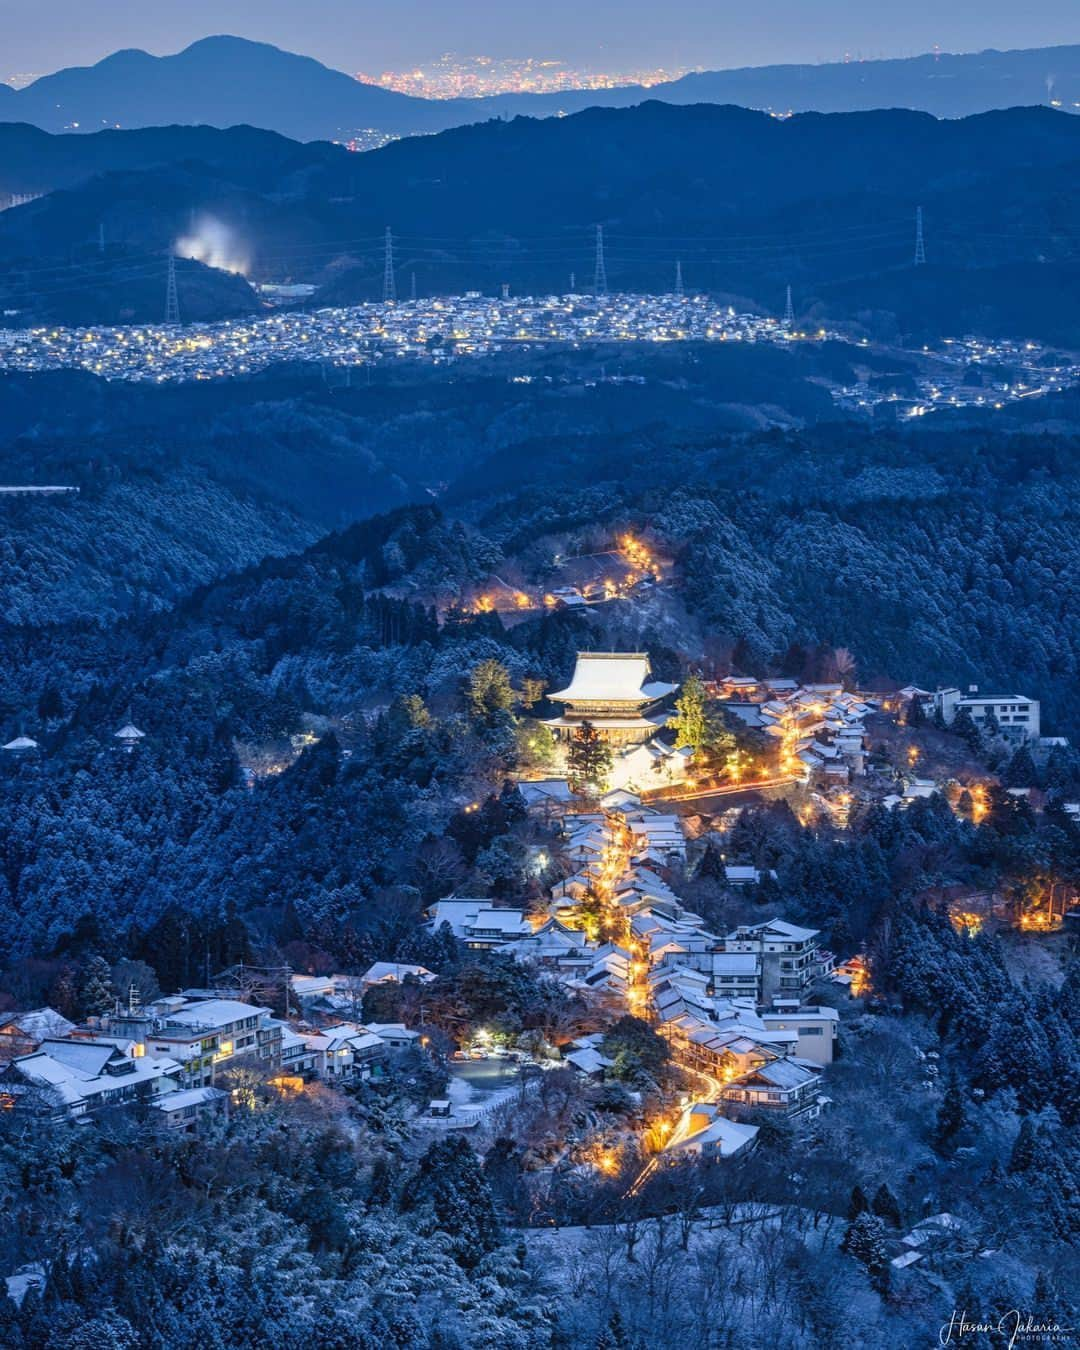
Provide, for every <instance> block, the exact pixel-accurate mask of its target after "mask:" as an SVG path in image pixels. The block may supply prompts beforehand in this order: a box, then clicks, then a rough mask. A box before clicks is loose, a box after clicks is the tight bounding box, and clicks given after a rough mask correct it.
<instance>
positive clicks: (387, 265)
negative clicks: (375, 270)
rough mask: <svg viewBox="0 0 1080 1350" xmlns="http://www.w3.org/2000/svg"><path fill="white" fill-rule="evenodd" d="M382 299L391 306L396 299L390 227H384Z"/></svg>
mask: <svg viewBox="0 0 1080 1350" xmlns="http://www.w3.org/2000/svg"><path fill="white" fill-rule="evenodd" d="M382 298H383V299H384V300H385V301H386V302H387V303H388V304H392V303H393V302H394V301H395V300H396V299H397V286H396V285H395V284H394V236H393V235H392V234H391V233H390V226H389V225H387V227H386V254H385V261H384V262H383V283H382Z"/></svg>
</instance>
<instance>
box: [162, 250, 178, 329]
mask: <svg viewBox="0 0 1080 1350" xmlns="http://www.w3.org/2000/svg"><path fill="white" fill-rule="evenodd" d="M165 322H166V323H167V324H178V323H179V322H180V297H179V296H178V295H177V293H176V258H175V257H174V256H173V255H172V254H171V253H170V254H169V271H168V274H167V276H166V278H165Z"/></svg>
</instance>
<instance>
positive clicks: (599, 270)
mask: <svg viewBox="0 0 1080 1350" xmlns="http://www.w3.org/2000/svg"><path fill="white" fill-rule="evenodd" d="M593 294H594V295H607V268H606V267H605V266H604V227H603V225H597V227H596V271H595V273H594V274H593Z"/></svg>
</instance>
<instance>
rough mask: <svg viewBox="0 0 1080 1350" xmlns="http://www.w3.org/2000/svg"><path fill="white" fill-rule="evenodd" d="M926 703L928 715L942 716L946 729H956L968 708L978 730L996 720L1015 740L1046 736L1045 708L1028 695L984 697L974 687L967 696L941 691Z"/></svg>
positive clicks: (1031, 739) (956, 691) (1030, 739)
mask: <svg viewBox="0 0 1080 1350" xmlns="http://www.w3.org/2000/svg"><path fill="white" fill-rule="evenodd" d="M922 701H923V704H924V706H925V707H926V709H927V711H928V712H930V713H931V714H935V713H940V715H941V718H942V721H944V723H945V725H946V726H952V724H953V722H955V721H956V717H957V714H958V713H959V712H960V710H961V709H966V711H967V712H969V713H970V714H971V718H972V721H973V722H974V723H975V725H976V726H978V727H982V726H984V725H985V724H986V722H987V721H988V720H989V719H990V718H991V717H993V718H994V719H995V720H996V722H997V724H998V727H999V729H1000V731H1001V734H1002V735H1003V736H1007V737H1008V738H1009V739H1011V740H1018V741H1036V740H1038V739H1039V737H1040V735H1041V734H1042V718H1041V705H1040V703H1039V700H1038V699H1037V698H1028V697H1027V695H1026V694H980V693H979V690H978V688H977V686H975V685H972V686H971V688H970V689H969V690H968V692H967V693H966V694H962V693H961V692H960V690H959V689H938V690H937V691H936V692H935V693H933V694H930V695H928V696H926V697H924V698H923V700H922Z"/></svg>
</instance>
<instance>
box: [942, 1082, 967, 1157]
mask: <svg viewBox="0 0 1080 1350" xmlns="http://www.w3.org/2000/svg"><path fill="white" fill-rule="evenodd" d="M966 1124H967V1105H966V1102H965V1101H964V1094H963V1091H962V1090H961V1087H960V1084H959V1082H958V1080H957V1079H956V1077H955V1076H954V1077H952V1078H950V1080H949V1084H948V1086H947V1087H946V1089H945V1096H944V1097H943V1098H942V1102H941V1105H940V1107H939V1108H938V1113H937V1120H936V1121H935V1123H934V1143H935V1144H936V1145H937V1147H938V1148H939V1149H945V1148H948V1147H949V1145H950V1144H951V1143H952V1141H953V1140H954V1139H955V1138H956V1136H957V1135H958V1134H959V1133H960V1131H961V1130H962V1129H963V1128H964V1126H965V1125H966Z"/></svg>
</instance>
